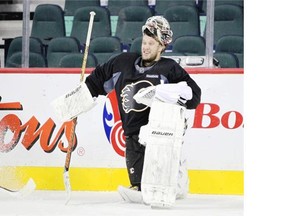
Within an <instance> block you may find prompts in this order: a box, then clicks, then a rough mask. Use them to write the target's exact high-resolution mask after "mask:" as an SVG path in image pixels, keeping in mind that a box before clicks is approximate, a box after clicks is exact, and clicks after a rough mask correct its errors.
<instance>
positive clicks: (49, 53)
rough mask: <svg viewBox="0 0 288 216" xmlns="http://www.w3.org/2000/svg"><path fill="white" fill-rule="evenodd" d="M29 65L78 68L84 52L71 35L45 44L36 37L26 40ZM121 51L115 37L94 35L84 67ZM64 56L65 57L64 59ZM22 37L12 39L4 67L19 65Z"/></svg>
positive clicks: (102, 60)
mask: <svg viewBox="0 0 288 216" xmlns="http://www.w3.org/2000/svg"><path fill="white" fill-rule="evenodd" d="M29 42H30V43H29V56H30V58H29V67H81V66H82V62H83V56H84V54H83V52H81V47H80V43H79V41H78V40H77V39H76V38H74V37H58V38H53V39H52V40H51V41H50V42H49V43H48V44H47V45H44V44H43V43H42V42H41V40H39V39H38V38H34V37H30V40H29ZM121 52H122V48H121V43H120V41H119V39H118V38H116V37H97V38H94V39H93V40H91V42H90V46H89V56H88V60H87V67H95V66H96V65H97V64H102V63H104V62H106V61H107V60H108V59H109V58H110V57H111V56H112V55H115V54H119V53H121ZM64 56H65V58H64ZM21 57H22V37H16V38H14V39H13V40H12V42H11V44H10V47H9V50H8V54H7V59H6V64H5V66H6V67H21Z"/></svg>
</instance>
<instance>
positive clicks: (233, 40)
mask: <svg viewBox="0 0 288 216" xmlns="http://www.w3.org/2000/svg"><path fill="white" fill-rule="evenodd" d="M215 51H216V52H227V53H233V54H234V55H236V56H237V58H238V61H239V67H240V68H243V67H244V58H243V56H244V37H243V36H239V35H226V36H223V37H221V38H219V40H218V41H217V43H216V46H215Z"/></svg>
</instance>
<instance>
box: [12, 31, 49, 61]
mask: <svg viewBox="0 0 288 216" xmlns="http://www.w3.org/2000/svg"><path fill="white" fill-rule="evenodd" d="M22 39H23V37H22V36H20V37H15V38H14V39H13V40H12V41H11V43H10V46H9V49H8V51H7V56H6V67H8V65H7V64H8V61H9V62H10V63H9V64H10V65H13V64H14V63H13V62H14V61H15V62H16V63H17V61H18V58H19V56H21V55H22ZM15 53H18V55H16V56H17V57H16V56H14V57H13V60H11V59H10V58H11V57H12V56H13V55H14V54H15ZM19 53H20V54H19ZM31 53H36V54H38V55H40V56H42V58H43V59H44V61H45V53H44V46H43V44H42V42H41V40H40V39H39V38H34V37H30V38H29V55H31ZM39 58H40V57H39ZM39 61H41V60H39ZM29 62H30V63H29V64H30V65H31V66H33V64H32V61H31V57H29ZM16 63H15V64H16ZM39 64H40V63H39ZM40 65H41V64H40ZM20 66H21V58H20Z"/></svg>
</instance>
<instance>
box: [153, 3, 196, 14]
mask: <svg viewBox="0 0 288 216" xmlns="http://www.w3.org/2000/svg"><path fill="white" fill-rule="evenodd" d="M178 5H184V6H192V7H196V1H195V0H177V1H175V0H157V1H156V4H155V14H156V15H164V12H165V11H166V10H167V9H168V8H170V7H174V6H178Z"/></svg>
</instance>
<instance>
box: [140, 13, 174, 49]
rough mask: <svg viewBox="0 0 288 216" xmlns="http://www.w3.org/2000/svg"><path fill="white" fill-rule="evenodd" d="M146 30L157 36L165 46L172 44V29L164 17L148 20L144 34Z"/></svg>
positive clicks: (153, 17)
mask: <svg viewBox="0 0 288 216" xmlns="http://www.w3.org/2000/svg"><path fill="white" fill-rule="evenodd" d="M146 30H148V31H149V32H150V33H151V34H152V35H155V36H156V37H157V39H158V40H159V42H160V43H161V44H162V45H164V46H167V45H168V44H170V43H171V42H172V36H173V32H172V30H171V29H170V25H169V23H168V21H167V20H166V19H165V18H164V17H163V16H152V17H150V18H148V19H147V21H146V23H145V25H144V26H142V33H144V32H145V31H146Z"/></svg>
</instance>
